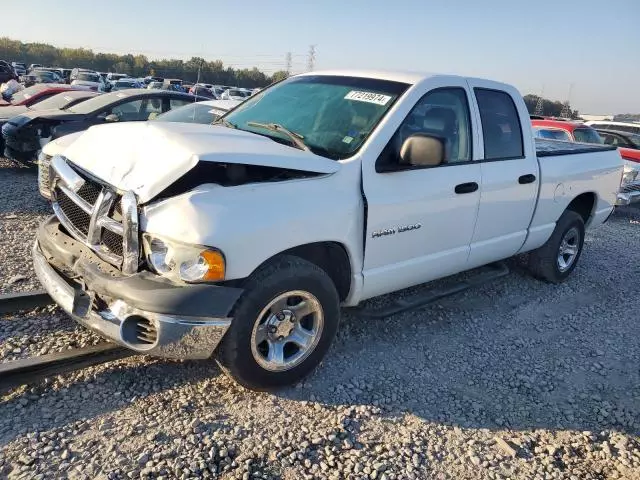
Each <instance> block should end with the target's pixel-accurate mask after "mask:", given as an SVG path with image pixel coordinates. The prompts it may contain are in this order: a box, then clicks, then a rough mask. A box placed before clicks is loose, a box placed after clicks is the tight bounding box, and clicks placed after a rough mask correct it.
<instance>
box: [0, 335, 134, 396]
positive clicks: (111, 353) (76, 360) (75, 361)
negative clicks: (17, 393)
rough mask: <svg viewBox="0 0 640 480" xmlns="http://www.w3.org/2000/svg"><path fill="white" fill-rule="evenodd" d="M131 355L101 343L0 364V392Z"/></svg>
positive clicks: (130, 351)
mask: <svg viewBox="0 0 640 480" xmlns="http://www.w3.org/2000/svg"><path fill="white" fill-rule="evenodd" d="M132 355H136V352H134V351H132V350H129V349H127V348H124V347H120V346H118V345H114V344H112V343H101V344H98V345H92V346H90V347H84V348H74V349H71V350H65V351H63V352H58V353H50V354H47V355H41V356H38V357H29V358H23V359H20V360H13V361H11V362H6V363H0V391H2V390H7V389H10V388H14V387H17V386H20V385H27V384H32V383H36V382H39V381H42V380H44V379H45V378H47V377H52V376H54V375H60V374H63V373H68V372H73V371H75V370H79V369H81V368H87V367H91V366H94V365H99V364H101V363H105V362H111V361H113V360H119V359H121V358H125V357H129V356H132Z"/></svg>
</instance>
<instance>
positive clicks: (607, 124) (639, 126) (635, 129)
mask: <svg viewBox="0 0 640 480" xmlns="http://www.w3.org/2000/svg"><path fill="white" fill-rule="evenodd" d="M584 123H585V125H589V126H590V127H593V128H600V129H602V130H617V131H620V132H628V133H634V134H636V135H640V123H636V122H614V121H609V120H592V121H589V122H584Z"/></svg>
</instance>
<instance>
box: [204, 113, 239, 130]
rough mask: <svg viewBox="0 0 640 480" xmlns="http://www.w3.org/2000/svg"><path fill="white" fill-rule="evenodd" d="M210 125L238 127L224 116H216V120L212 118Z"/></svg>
mask: <svg viewBox="0 0 640 480" xmlns="http://www.w3.org/2000/svg"><path fill="white" fill-rule="evenodd" d="M194 115H195V113H194ZM211 125H224V126H225V127H228V128H238V127H236V125H235V124H233V123H231V122H230V121H229V120H227V119H226V118H218V119H217V120H214V121H213V122H211Z"/></svg>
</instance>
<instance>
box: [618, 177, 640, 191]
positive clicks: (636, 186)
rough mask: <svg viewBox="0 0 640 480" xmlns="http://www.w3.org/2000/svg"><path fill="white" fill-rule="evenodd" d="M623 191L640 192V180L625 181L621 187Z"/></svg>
mask: <svg viewBox="0 0 640 480" xmlns="http://www.w3.org/2000/svg"><path fill="white" fill-rule="evenodd" d="M620 191H621V192H622V193H635V192H640V180H636V181H634V182H629V183H625V184H624V185H623V186H622V188H620Z"/></svg>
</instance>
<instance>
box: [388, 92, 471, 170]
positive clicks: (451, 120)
mask: <svg viewBox="0 0 640 480" xmlns="http://www.w3.org/2000/svg"><path fill="white" fill-rule="evenodd" d="M414 134H426V135H430V136H433V137H436V138H439V139H441V140H442V142H443V144H444V152H445V158H444V162H443V164H453V163H458V162H467V161H470V160H471V121H470V115H469V104H468V102H467V94H466V92H465V91H464V89H462V88H441V89H437V90H433V91H431V92H429V93H427V94H426V95H425V96H424V97H422V98H421V99H420V100H419V101H418V103H416V105H415V107H413V109H412V110H411V112H409V115H407V118H405V119H404V121H403V122H402V125H400V127H399V128H398V130H397V131H396V133H395V134H394V136H393V137H392V138H391V140H390V141H389V143H388V144H387V146H386V147H385V148H384V150H383V151H382V154H381V155H380V158H379V159H378V162H377V163H376V170H377V171H389V170H397V169H406V168H407V166H406V165H400V151H401V149H402V145H403V143H404V142H405V141H406V140H407V139H408V138H409V137H410V136H411V135H414ZM414 168H415V167H414Z"/></svg>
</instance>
